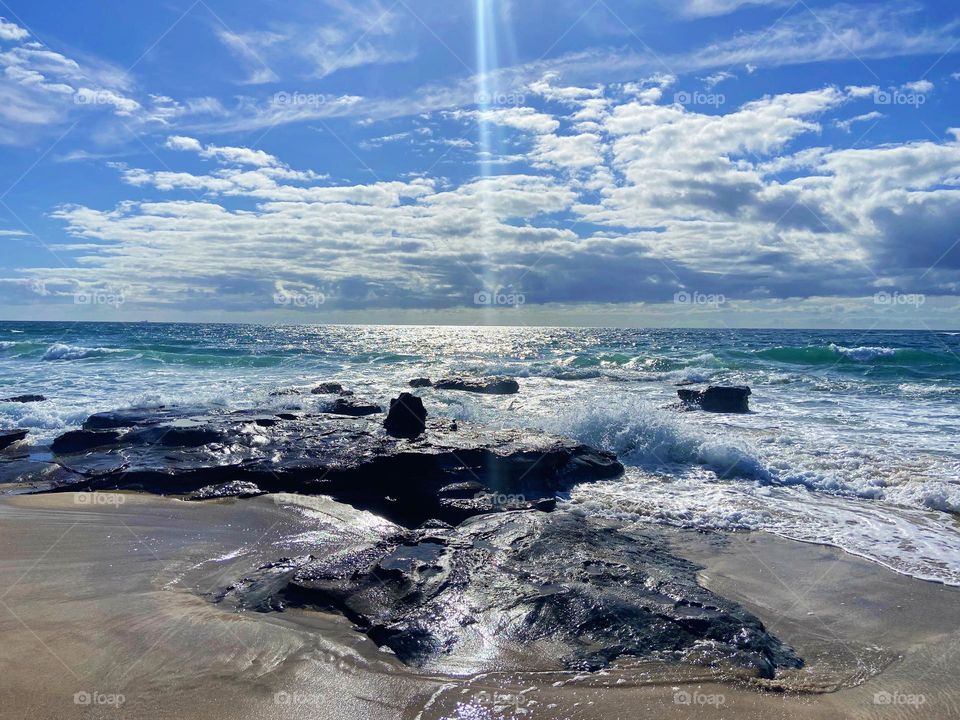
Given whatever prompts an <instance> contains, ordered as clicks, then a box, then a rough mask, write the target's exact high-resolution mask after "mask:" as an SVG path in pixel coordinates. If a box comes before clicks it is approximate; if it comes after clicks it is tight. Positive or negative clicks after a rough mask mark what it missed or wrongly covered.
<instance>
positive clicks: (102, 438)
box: [50, 430, 120, 455]
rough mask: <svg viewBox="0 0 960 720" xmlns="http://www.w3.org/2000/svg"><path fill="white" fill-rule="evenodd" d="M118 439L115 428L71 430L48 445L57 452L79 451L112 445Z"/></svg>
mask: <svg viewBox="0 0 960 720" xmlns="http://www.w3.org/2000/svg"><path fill="white" fill-rule="evenodd" d="M119 439H120V433H119V432H117V431H116V430H71V431H70V432H65V433H64V434H63V435H61V436H60V437H58V438H57V439H55V440H54V441H53V443H52V444H51V445H50V449H51V450H53V452H55V453H57V454H58V455H59V454H69V453H79V452H84V451H86V450H92V449H93V448H98V447H103V446H105V445H113V444H115V443H116V442H117V440H119Z"/></svg>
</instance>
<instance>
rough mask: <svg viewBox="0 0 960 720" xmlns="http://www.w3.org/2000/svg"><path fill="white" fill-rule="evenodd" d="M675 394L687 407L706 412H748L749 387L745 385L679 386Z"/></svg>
mask: <svg viewBox="0 0 960 720" xmlns="http://www.w3.org/2000/svg"><path fill="white" fill-rule="evenodd" d="M677 395H678V396H679V397H680V400H682V401H683V402H684V403H685V404H686V405H687V406H688V407H699V408H701V409H702V410H706V411H708V412H718V413H747V412H750V405H749V401H748V398H749V397H750V388H748V387H747V386H746V385H735V386H731V387H724V386H720V385H711V386H710V387H708V388H707V389H706V390H693V389H690V388H681V389H680V390H677Z"/></svg>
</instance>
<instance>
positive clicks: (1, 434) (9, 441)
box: [0, 430, 30, 450]
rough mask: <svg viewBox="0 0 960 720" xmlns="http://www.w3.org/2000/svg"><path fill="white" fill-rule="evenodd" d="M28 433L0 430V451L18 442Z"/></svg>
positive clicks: (24, 431) (26, 431)
mask: <svg viewBox="0 0 960 720" xmlns="http://www.w3.org/2000/svg"><path fill="white" fill-rule="evenodd" d="M29 432H30V431H29V430H0V450H3V449H5V448H8V447H10V446H11V445H13V444H14V443H18V442H20V441H21V440H23V439H24V438H25V437H26V436H27V435H28V434H29Z"/></svg>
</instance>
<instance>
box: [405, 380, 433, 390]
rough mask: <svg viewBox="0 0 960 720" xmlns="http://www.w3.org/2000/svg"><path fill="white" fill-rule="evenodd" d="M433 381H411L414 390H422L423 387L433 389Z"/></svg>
mask: <svg viewBox="0 0 960 720" xmlns="http://www.w3.org/2000/svg"><path fill="white" fill-rule="evenodd" d="M432 386H433V381H432V380H431V379H430V378H414V379H413V380H411V381H410V387H412V388H422V387H432Z"/></svg>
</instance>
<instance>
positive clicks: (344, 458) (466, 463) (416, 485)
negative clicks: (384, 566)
mask: <svg viewBox="0 0 960 720" xmlns="http://www.w3.org/2000/svg"><path fill="white" fill-rule="evenodd" d="M411 397H413V396H411ZM338 402H339V400H338ZM263 417H264V414H263V413H262V412H259V411H255V410H249V411H240V412H233V413H228V412H223V411H219V410H218V411H210V410H209V409H204V408H197V409H190V408H181V409H175V408H157V409H146V410H144V409H134V410H121V411H116V412H110V413H98V414H96V415H93V416H91V417H90V418H89V419H88V421H87V422H86V423H85V427H87V428H98V429H96V430H94V429H84V430H76V431H72V432H69V433H65V434H64V435H61V436H60V437H59V438H57V440H55V441H54V444H53V445H54V447H53V449H54V451H55V452H57V453H58V454H62V455H64V457H61V458H59V459H58V464H59V465H60V466H61V467H62V468H63V470H64V474H65V476H66V477H67V478H69V481H68V480H63V481H62V482H61V484H60V486H59V489H75V490H85V489H93V490H106V489H133V490H143V491H147V492H155V493H160V494H176V495H191V494H193V493H196V492H197V491H199V490H200V489H202V488H205V487H207V486H211V485H220V484H222V483H228V482H234V481H238V482H249V483H254V484H256V485H257V486H258V487H259V488H260V489H261V490H264V491H265V492H296V493H303V494H309V495H329V496H331V497H333V498H335V499H337V500H341V501H343V502H346V503H349V504H351V505H354V506H355V507H358V508H361V509H366V510H371V511H373V512H376V513H378V514H380V515H382V516H384V517H387V518H389V519H391V520H394V521H395V522H399V523H402V524H406V525H409V526H411V527H415V526H416V525H419V524H420V523H422V522H424V521H425V520H429V519H437V520H442V521H444V522H448V523H451V524H456V523H459V522H461V521H462V520H464V519H466V518H468V517H471V516H473V515H479V514H483V513H492V512H502V511H504V510H510V509H519V508H533V507H537V504H538V503H539V502H540V501H542V500H544V499H547V500H549V499H551V498H553V497H555V495H556V493H557V492H562V491H566V490H569V489H570V488H571V487H572V486H574V485H576V484H577V483H580V482H588V481H593V480H600V479H604V478H611V477H616V476H618V475H620V474H621V473H622V472H623V466H622V465H621V464H620V463H619V462H617V459H616V457H615V456H614V455H612V454H611V453H606V452H602V451H598V450H594V449H593V448H590V447H587V446H585V445H580V444H579V443H576V442H574V441H572V440H566V439H562V438H558V437H554V436H550V435H541V434H535V433H530V432H529V431H521V430H487V429H484V428H481V427H477V426H473V425H468V424H466V423H460V424H458V425H457V426H456V429H454V428H453V426H452V424H451V423H450V422H449V420H445V419H437V420H433V419H430V420H427V422H426V426H425V431H424V432H423V434H422V435H420V436H418V437H417V438H416V440H415V441H411V440H409V439H398V438H395V437H393V436H391V435H390V434H389V433H387V432H386V430H385V428H384V427H383V424H382V423H381V422H378V421H377V420H376V419H375V418H373V417H351V416H347V415H337V414H328V413H318V414H313V415H308V414H296V415H294V414H287V415H284V416H283V417H280V416H272V417H276V418H277V420H279V422H277V423H275V424H270V423H268V424H263V423H261V422H259V419H261V418H263ZM468 482H475V483H476V485H474V486H472V487H471V488H470V490H469V492H467V491H464V490H463V487H462V485H461V484H462V483H468Z"/></svg>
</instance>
